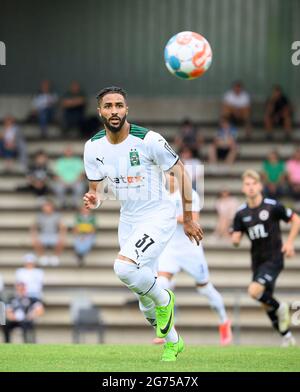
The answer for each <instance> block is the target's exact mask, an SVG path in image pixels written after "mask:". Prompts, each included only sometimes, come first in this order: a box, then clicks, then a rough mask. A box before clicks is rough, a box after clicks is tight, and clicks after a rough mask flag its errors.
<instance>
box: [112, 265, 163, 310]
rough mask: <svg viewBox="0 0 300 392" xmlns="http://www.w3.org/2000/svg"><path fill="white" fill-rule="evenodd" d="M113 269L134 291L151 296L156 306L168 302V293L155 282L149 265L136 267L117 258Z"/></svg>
mask: <svg viewBox="0 0 300 392" xmlns="http://www.w3.org/2000/svg"><path fill="white" fill-rule="evenodd" d="M114 270H115V273H116V275H117V276H118V277H119V279H120V280H121V281H122V282H123V283H124V284H125V285H126V286H127V287H128V288H129V289H130V290H131V291H133V292H134V293H136V294H138V295H141V296H147V297H149V298H151V299H152V301H153V302H154V303H155V305H156V306H166V305H167V304H168V303H169V301H170V295H169V293H168V292H167V291H166V290H164V289H162V288H161V287H160V286H159V285H158V284H157V283H156V278H155V276H154V274H153V271H152V270H151V269H150V268H149V267H147V266H142V267H138V266H137V265H136V264H133V263H132V264H129V263H126V262H125V263H124V262H123V261H122V260H119V259H117V260H115V264H114Z"/></svg>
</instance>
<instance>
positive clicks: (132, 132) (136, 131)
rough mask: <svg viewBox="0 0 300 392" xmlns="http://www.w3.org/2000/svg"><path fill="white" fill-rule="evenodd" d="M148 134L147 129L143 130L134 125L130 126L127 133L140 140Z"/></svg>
mask: <svg viewBox="0 0 300 392" xmlns="http://www.w3.org/2000/svg"><path fill="white" fill-rule="evenodd" d="M148 132H149V129H147V128H143V127H140V126H138V125H135V124H131V125H130V131H129V133H130V135H132V136H136V137H139V138H140V139H144V138H145V136H146V135H147V133H148Z"/></svg>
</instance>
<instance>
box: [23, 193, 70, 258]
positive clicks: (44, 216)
mask: <svg viewBox="0 0 300 392" xmlns="http://www.w3.org/2000/svg"><path fill="white" fill-rule="evenodd" d="M31 235H32V243H33V248H34V251H35V253H36V254H37V255H38V256H39V262H40V264H41V265H47V264H52V265H58V264H59V256H60V255H61V252H62V251H63V249H64V245H65V235H66V228H65V226H64V225H63V223H62V219H61V216H60V214H59V213H58V212H56V211H55V208H54V204H53V203H52V202H51V201H50V200H48V201H45V202H44V204H43V206H42V212H41V213H39V215H38V216H37V219H36V222H35V223H34V225H33V226H32V229H31ZM48 248H49V249H53V250H54V255H52V256H51V257H48V256H47V255H46V254H45V253H46V249H48Z"/></svg>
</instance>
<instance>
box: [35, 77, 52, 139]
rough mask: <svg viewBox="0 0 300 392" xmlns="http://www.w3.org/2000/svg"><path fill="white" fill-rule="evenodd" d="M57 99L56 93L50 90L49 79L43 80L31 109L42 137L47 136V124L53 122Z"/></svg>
mask: <svg viewBox="0 0 300 392" xmlns="http://www.w3.org/2000/svg"><path fill="white" fill-rule="evenodd" d="M57 100H58V97H57V94H55V93H53V92H52V91H51V84H50V82H49V80H43V81H42V82H41V86H40V90H39V92H38V93H37V95H36V96H35V97H34V99H33V102H32V105H33V111H34V114H36V116H37V119H38V122H39V126H40V129H41V136H42V137H47V136H48V125H49V123H51V122H53V119H54V114H55V105H56V103H57Z"/></svg>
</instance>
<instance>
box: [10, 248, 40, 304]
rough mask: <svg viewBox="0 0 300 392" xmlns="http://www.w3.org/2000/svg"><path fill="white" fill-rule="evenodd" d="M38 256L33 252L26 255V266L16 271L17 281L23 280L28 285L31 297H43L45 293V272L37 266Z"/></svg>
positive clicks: (27, 289) (27, 288)
mask: <svg viewBox="0 0 300 392" xmlns="http://www.w3.org/2000/svg"><path fill="white" fill-rule="evenodd" d="M36 262H37V258H36V256H35V255H34V254H33V253H27V254H26V255H25V256H24V268H18V269H17V271H16V282H22V283H24V284H25V286H26V291H27V294H28V296H29V297H32V298H37V299H41V298H42V295H43V283H44V272H43V270H42V269H40V268H36Z"/></svg>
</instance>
